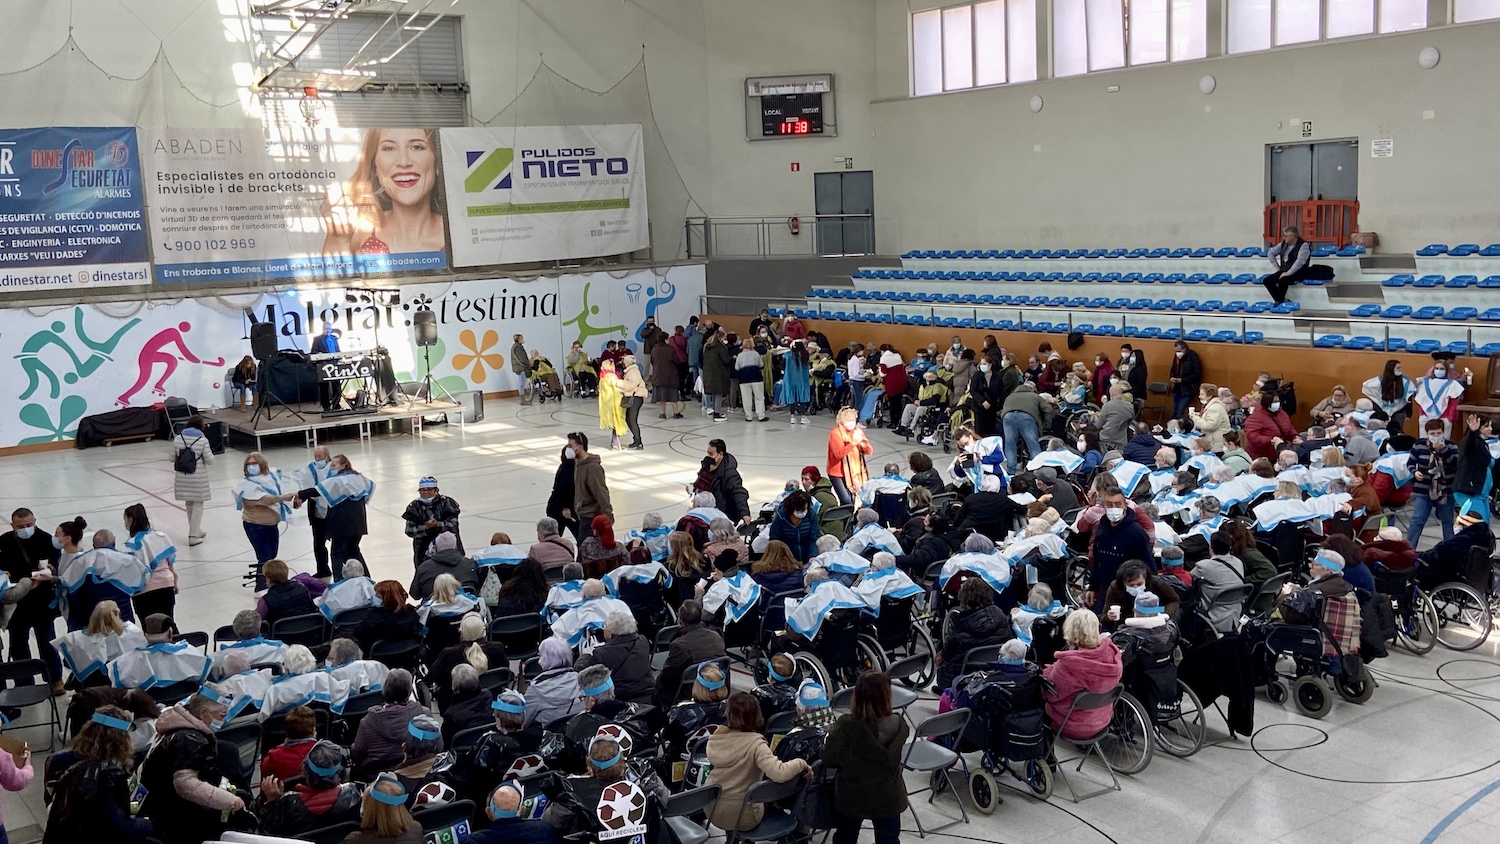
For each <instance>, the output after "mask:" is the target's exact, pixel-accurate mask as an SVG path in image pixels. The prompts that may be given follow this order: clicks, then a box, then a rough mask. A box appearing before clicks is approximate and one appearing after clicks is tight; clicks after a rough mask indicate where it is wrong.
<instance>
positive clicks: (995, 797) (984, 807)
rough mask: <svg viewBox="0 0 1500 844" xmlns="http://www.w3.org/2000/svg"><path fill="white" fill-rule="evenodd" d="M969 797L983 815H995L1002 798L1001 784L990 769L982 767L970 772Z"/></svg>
mask: <svg viewBox="0 0 1500 844" xmlns="http://www.w3.org/2000/svg"><path fill="white" fill-rule="evenodd" d="M969 797H971V798H973V800H974V809H975V810H976V811H978V812H979V814H981V815H993V814H994V813H995V807H996V806H999V805H1000V803H1001V802H1002V801H1001V800H1000V786H998V785H996V784H995V777H994V775H993V774H991V773H990V772H989V771H986V770H984V769H983V768H980V769H979V770H977V771H970V772H969Z"/></svg>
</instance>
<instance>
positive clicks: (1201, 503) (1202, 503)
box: [1198, 495, 1224, 516]
mask: <svg viewBox="0 0 1500 844" xmlns="http://www.w3.org/2000/svg"><path fill="white" fill-rule="evenodd" d="M1223 508H1224V505H1222V504H1220V503H1219V499H1218V498H1215V497H1214V496H1212V495H1205V496H1203V497H1202V498H1200V499H1198V515H1200V516H1217V515H1219V511H1220V510H1222V509H1223Z"/></svg>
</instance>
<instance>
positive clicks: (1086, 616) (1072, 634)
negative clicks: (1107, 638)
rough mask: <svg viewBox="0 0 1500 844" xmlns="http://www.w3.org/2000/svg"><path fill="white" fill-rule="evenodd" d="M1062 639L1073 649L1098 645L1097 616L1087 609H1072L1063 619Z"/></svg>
mask: <svg viewBox="0 0 1500 844" xmlns="http://www.w3.org/2000/svg"><path fill="white" fill-rule="evenodd" d="M1063 639H1065V640H1066V641H1067V643H1068V646H1069V647H1071V648H1073V649H1074V650H1080V651H1083V650H1091V649H1093V648H1097V647H1099V616H1097V615H1094V614H1093V613H1092V612H1089V611H1088V610H1073V611H1072V612H1070V613H1068V617H1067V618H1066V619H1065V620H1064V621H1063Z"/></svg>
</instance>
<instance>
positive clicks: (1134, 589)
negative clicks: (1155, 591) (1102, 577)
mask: <svg viewBox="0 0 1500 844" xmlns="http://www.w3.org/2000/svg"><path fill="white" fill-rule="evenodd" d="M1125 591H1126V592H1127V593H1129V595H1130V597H1132V598H1138V597H1140V596H1141V593H1143V592H1145V591H1146V584H1144V583H1142V584H1141V585H1140V586H1127V587H1125Z"/></svg>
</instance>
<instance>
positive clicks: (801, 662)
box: [792, 651, 839, 694]
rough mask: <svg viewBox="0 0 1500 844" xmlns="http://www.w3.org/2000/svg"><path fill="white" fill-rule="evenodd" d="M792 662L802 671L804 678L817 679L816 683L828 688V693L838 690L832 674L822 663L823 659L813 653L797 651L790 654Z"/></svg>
mask: <svg viewBox="0 0 1500 844" xmlns="http://www.w3.org/2000/svg"><path fill="white" fill-rule="evenodd" d="M792 664H793V665H795V666H796V667H797V669H798V670H799V671H801V672H802V676H803V677H804V678H806V679H808V680H816V681H818V685H820V686H822V687H823V688H824V689H827V690H829V693H830V694H831V693H832V692H835V691H838V689H839V687H838V686H835V685H834V684H833V680H834V677H833V674H832V673H831V672H830V671H829V670H828V668H827V667H826V666H824V665H823V660H821V659H818V657H817V656H816V655H815V654H812V653H809V652H808V651H797V652H796V653H794V654H792Z"/></svg>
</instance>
